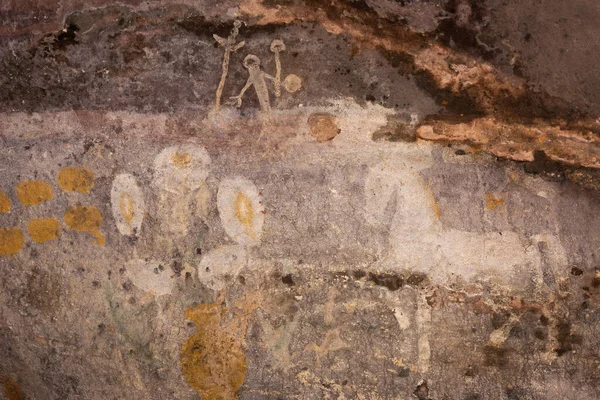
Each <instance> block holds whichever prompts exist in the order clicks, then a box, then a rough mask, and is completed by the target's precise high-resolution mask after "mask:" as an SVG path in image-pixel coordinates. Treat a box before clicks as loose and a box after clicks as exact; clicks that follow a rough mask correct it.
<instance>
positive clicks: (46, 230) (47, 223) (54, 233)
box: [27, 218, 60, 243]
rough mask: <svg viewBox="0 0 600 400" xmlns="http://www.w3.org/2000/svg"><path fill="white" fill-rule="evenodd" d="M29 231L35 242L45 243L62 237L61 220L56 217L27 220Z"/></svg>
mask: <svg viewBox="0 0 600 400" xmlns="http://www.w3.org/2000/svg"><path fill="white" fill-rule="evenodd" d="M27 231H28V232H29V236H31V238H32V239H33V241H34V242H37V243H44V242H47V241H49V240H55V239H58V238H59V237H60V222H59V221H58V220H57V219H56V218H40V219H34V220H31V221H29V222H27Z"/></svg>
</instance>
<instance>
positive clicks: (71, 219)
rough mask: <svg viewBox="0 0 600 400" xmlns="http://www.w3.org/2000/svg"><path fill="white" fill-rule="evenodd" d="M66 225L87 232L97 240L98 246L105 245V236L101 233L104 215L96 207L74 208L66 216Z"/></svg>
mask: <svg viewBox="0 0 600 400" xmlns="http://www.w3.org/2000/svg"><path fill="white" fill-rule="evenodd" d="M64 220H65V224H67V226H68V227H69V228H70V229H72V230H74V231H79V232H86V233H89V234H91V235H92V236H94V237H95V238H96V243H97V244H104V241H105V240H104V235H103V234H102V233H101V232H100V227H101V226H102V214H101V213H100V210H99V209H98V208H97V207H95V206H73V207H71V208H69V209H68V210H67V211H66V212H65V215H64Z"/></svg>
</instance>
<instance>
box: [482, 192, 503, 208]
mask: <svg viewBox="0 0 600 400" xmlns="http://www.w3.org/2000/svg"><path fill="white" fill-rule="evenodd" d="M485 203H486V206H487V209H488V210H493V209H494V208H496V207H498V206H501V205H502V204H504V199H503V198H502V197H496V196H494V194H493V193H490V192H488V193H486V194H485Z"/></svg>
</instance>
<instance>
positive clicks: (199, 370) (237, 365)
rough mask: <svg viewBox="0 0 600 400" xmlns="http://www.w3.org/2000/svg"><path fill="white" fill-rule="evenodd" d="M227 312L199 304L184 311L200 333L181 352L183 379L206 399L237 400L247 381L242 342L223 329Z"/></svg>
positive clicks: (191, 338)
mask: <svg viewBox="0 0 600 400" xmlns="http://www.w3.org/2000/svg"><path fill="white" fill-rule="evenodd" d="M226 311H227V309H226V308H225V307H223V306H220V305H218V304H200V305H198V306H195V307H191V308H188V309H187V310H186V311H185V317H186V319H189V320H192V321H193V322H194V324H195V325H196V327H197V328H198V332H197V333H196V334H195V335H193V336H192V337H190V338H189V339H188V340H187V341H186V342H185V344H184V345H183V347H182V349H181V354H180V359H179V360H180V364H181V370H182V372H183V376H184V377H185V379H186V380H187V381H188V383H189V384H190V386H191V387H193V388H194V389H195V390H196V391H197V392H198V394H200V396H202V398H203V399H214V400H225V399H236V398H237V391H238V390H239V389H240V387H241V386H242V384H243V383H244V379H246V356H245V355H244V352H243V350H242V343H241V340H240V339H238V338H236V337H234V336H231V334H230V330H229V329H227V328H225V327H222V326H221V316H222V315H224V314H225V313H226Z"/></svg>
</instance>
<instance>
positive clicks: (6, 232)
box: [0, 227, 24, 256]
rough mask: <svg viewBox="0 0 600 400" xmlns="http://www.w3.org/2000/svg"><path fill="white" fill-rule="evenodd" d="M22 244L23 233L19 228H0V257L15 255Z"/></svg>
mask: <svg viewBox="0 0 600 400" xmlns="http://www.w3.org/2000/svg"><path fill="white" fill-rule="evenodd" d="M23 243H24V242H23V232H21V230H20V229H19V228H16V227H13V228H0V255H10V256H11V255H13V254H15V253H16V252H18V251H19V250H21V248H22V247H23Z"/></svg>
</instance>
